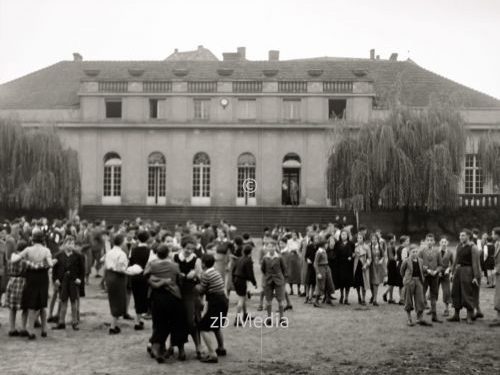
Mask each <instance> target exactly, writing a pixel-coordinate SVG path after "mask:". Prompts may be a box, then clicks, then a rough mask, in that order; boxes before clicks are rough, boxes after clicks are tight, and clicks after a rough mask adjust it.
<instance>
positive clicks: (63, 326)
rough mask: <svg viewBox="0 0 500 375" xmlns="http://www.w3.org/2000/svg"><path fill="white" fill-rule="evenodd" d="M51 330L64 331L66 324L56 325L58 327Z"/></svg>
mask: <svg viewBox="0 0 500 375" xmlns="http://www.w3.org/2000/svg"><path fill="white" fill-rule="evenodd" d="M52 329H54V330H57V329H66V324H58V325H56V326H54V327H52Z"/></svg>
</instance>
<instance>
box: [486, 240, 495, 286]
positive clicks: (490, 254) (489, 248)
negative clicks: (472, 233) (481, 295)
mask: <svg viewBox="0 0 500 375" xmlns="http://www.w3.org/2000/svg"><path fill="white" fill-rule="evenodd" d="M484 253H485V256H486V259H485V261H484V268H485V270H486V287H487V288H494V287H495V274H494V273H493V270H494V269H495V245H494V244H493V237H491V236H488V237H487V238H486V245H484Z"/></svg>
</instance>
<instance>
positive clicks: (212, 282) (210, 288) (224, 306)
mask: <svg viewBox="0 0 500 375" xmlns="http://www.w3.org/2000/svg"><path fill="white" fill-rule="evenodd" d="M201 262H202V267H203V273H202V274H201V280H200V284H199V285H197V288H198V291H199V292H200V294H204V295H205V297H206V301H207V309H206V312H205V314H204V315H203V316H202V318H201V320H200V323H199V325H198V328H199V330H200V332H201V337H202V338H203V341H204V342H205V345H206V347H207V354H206V355H205V356H202V357H201V358H200V361H202V362H205V363H217V362H218V356H222V355H226V349H224V341H223V337H222V331H221V326H222V321H221V320H222V318H226V316H227V310H228V305H229V301H228V299H227V296H226V294H225V293H224V280H223V279H222V276H221V275H220V273H219V272H217V271H216V270H215V268H214V264H215V258H214V256H213V255H211V254H205V255H203V258H201ZM210 331H213V332H214V334H215V336H216V339H217V341H218V346H219V347H218V348H217V349H216V350H214V345H213V342H212V339H211V336H210Z"/></svg>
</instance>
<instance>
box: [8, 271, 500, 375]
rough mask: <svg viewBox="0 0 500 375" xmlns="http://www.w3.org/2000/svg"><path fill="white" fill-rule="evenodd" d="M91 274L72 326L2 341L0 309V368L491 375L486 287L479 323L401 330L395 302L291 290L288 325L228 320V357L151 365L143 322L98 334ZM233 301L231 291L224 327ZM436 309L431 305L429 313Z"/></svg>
mask: <svg viewBox="0 0 500 375" xmlns="http://www.w3.org/2000/svg"><path fill="white" fill-rule="evenodd" d="M256 268H257V267H256ZM99 280H100V279H96V278H94V277H91V285H90V286H88V287H87V297H86V298H84V299H82V302H81V311H82V314H81V315H82V323H81V327H80V329H81V330H80V331H79V332H73V331H72V330H71V327H68V328H67V329H66V331H51V330H49V332H48V334H49V337H48V338H46V339H42V338H40V337H39V336H38V337H37V340H35V341H27V340H26V339H21V338H8V337H7V329H8V328H7V327H8V310H7V309H5V308H0V323H1V324H2V327H1V328H0V374H2V375H25V374H26V375H44V374H50V375H59V374H82V375H107V374H109V375H152V374H163V373H168V374H186V375H188V374H197V375H199V374H217V375H226V374H227V375H229V374H233V375H237V374H242V375H247V374H293V375H309V374H311V375H312V374H319V375H322V374H325V375H326V374H332V375H334V374H367V375H368V374H369V375H372V374H398V375H404V374H408V375H410V374H411V375H415V374H427V375H429V374H431V375H432V374H454V375H460V374H485V375H493V374H500V329H492V328H489V327H488V322H489V321H491V320H492V319H493V318H494V315H495V314H494V311H493V308H492V305H493V290H492V289H486V288H484V287H483V288H482V290H481V305H482V308H483V310H484V313H485V318H484V320H482V321H478V322H476V323H475V324H474V325H472V326H469V325H466V324H465V323H458V324H457V323H443V324H440V325H435V326H434V327H432V328H427V327H407V326H406V316H405V313H404V311H403V310H402V308H401V307H400V306H397V305H388V304H386V303H383V302H382V303H381V304H380V307H378V308H377V307H368V308H362V307H360V306H359V305H357V298H356V297H355V292H353V291H351V298H350V300H351V303H352V305H350V306H345V305H342V306H339V305H338V304H336V305H335V306H333V307H322V308H319V309H318V308H314V307H312V305H305V304H304V303H303V298H299V297H297V296H292V297H291V299H292V303H293V311H289V312H288V314H287V316H288V318H289V327H288V328H262V329H258V328H248V327H247V328H235V327H233V325H232V324H231V325H230V326H229V327H228V328H225V329H224V337H225V346H226V348H227V351H228V355H227V357H223V358H220V359H219V363H218V364H202V363H200V362H198V361H197V360H196V359H195V358H194V356H195V352H194V347H193V345H192V344H191V343H189V344H188V345H187V347H186V350H187V355H188V360H187V361H186V362H179V361H177V360H176V359H173V358H171V359H169V360H168V362H167V363H165V364H161V365H160V364H157V363H156V362H155V361H153V360H152V359H150V357H149V356H148V355H147V353H146V344H147V342H148V338H149V335H150V333H151V331H150V329H151V321H147V322H146V330H144V331H139V332H137V331H134V330H133V322H121V326H122V333H121V334H120V335H117V336H110V335H108V332H107V330H108V327H107V323H108V322H109V315H108V314H109V310H108V302H107V298H106V294H104V293H103V292H102V291H101V290H100V289H99V287H98V282H99ZM257 280H260V278H259V277H257ZM382 290H385V288H382ZM235 305H236V298H235V295H234V294H232V295H231V296H230V315H229V317H230V322H231V323H232V322H233V319H234V316H235ZM257 305H258V297H257V296H253V297H252V298H251V300H250V301H249V306H250V312H251V313H252V314H254V315H257V314H261V313H258V312H257V311H256V309H257ZM442 311H443V305H442V304H441V303H439V304H438V312H439V314H441V313H442ZM130 312H131V313H132V312H133V302H132V303H131V307H130ZM462 314H465V312H463V313H462ZM68 315H69V312H68ZM68 318H69V316H68ZM37 333H39V332H37Z"/></svg>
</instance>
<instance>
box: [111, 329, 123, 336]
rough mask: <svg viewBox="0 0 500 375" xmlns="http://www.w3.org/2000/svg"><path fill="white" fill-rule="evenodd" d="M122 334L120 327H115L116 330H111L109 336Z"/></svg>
mask: <svg viewBox="0 0 500 375" xmlns="http://www.w3.org/2000/svg"><path fill="white" fill-rule="evenodd" d="M120 332H121V330H120V328H118V327H115V328H110V329H109V334H110V335H117V334H119V333H120Z"/></svg>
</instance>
